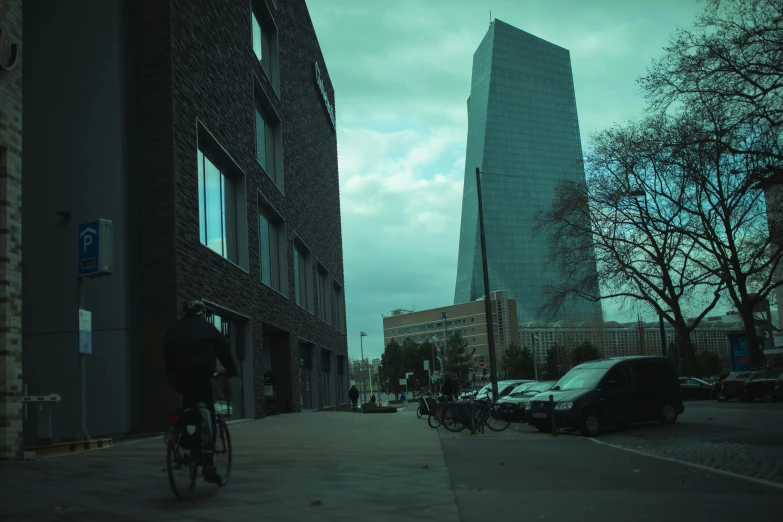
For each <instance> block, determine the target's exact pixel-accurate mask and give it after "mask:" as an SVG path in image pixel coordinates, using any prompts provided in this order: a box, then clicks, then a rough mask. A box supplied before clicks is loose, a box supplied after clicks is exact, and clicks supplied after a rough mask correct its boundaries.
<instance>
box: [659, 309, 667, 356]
mask: <svg viewBox="0 0 783 522" xmlns="http://www.w3.org/2000/svg"><path fill="white" fill-rule="evenodd" d="M659 319H660V321H661V355H663V356H664V357H666V329H665V328H664V326H663V315H661V316H660V317H659Z"/></svg>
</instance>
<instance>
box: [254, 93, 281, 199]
mask: <svg viewBox="0 0 783 522" xmlns="http://www.w3.org/2000/svg"><path fill="white" fill-rule="evenodd" d="M254 114H255V133H256V143H255V145H256V161H258V164H259V165H261V168H263V169H264V172H266V174H267V176H269V178H270V179H271V180H272V181H273V182H274V183H275V185H277V188H279V189H280V191H281V192H283V161H282V160H283V158H282V154H281V153H280V151H281V150H282V146H283V138H282V134H281V132H282V131H281V126H280V118H279V117H278V116H277V114H276V113H275V111H274V109H273V108H272V106H271V104H270V103H269V100H267V99H266V98H265V96H264V94H263V93H262V92H260V91H259V90H258V89H257V90H256V104H255V111H254Z"/></svg>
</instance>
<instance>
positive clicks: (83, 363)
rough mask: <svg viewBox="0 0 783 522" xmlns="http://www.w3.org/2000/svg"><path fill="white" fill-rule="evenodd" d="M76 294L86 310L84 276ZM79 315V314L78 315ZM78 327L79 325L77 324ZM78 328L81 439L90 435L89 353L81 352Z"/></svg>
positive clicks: (79, 281)
mask: <svg viewBox="0 0 783 522" xmlns="http://www.w3.org/2000/svg"><path fill="white" fill-rule="evenodd" d="M76 294H77V297H78V300H79V310H84V309H85V308H84V278H83V277H79V278H77V279H76ZM77 317H78V315H77ZM77 328H78V326H77ZM79 337H80V336H79V333H78V330H77V334H76V343H77V345H76V346H77V352H76V353H77V354H79V418H80V420H81V423H80V424H81V432H80V433H79V438H80V439H81V440H89V438H90V435H89V433H88V432H87V355H85V354H83V353H81V339H80V338H79Z"/></svg>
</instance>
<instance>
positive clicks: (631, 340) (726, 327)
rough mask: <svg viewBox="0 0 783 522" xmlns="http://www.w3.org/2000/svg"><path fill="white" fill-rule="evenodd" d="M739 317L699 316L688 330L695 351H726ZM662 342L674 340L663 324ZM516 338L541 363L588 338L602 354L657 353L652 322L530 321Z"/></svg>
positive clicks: (721, 354) (658, 336)
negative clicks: (551, 353)
mask: <svg viewBox="0 0 783 522" xmlns="http://www.w3.org/2000/svg"><path fill="white" fill-rule="evenodd" d="M742 328H743V326H742V321H740V320H739V317H738V316H736V315H729V314H727V315H725V316H714V317H708V318H705V319H704V320H702V322H701V323H700V324H699V326H698V327H696V329H695V330H694V331H693V332H692V333H691V342H692V343H693V347H694V349H695V350H696V353H697V354H699V353H705V352H708V353H713V354H715V355H717V356H719V357H728V355H729V339H728V334H729V333H735V332H738V331H742ZM665 335H666V344H667V346H669V345H670V344H674V343H675V331H674V329H673V328H672V327H671V326H669V325H668V324H667V325H666V327H665ZM519 339H520V341H521V344H522V346H523V347H528V348H530V349H531V350H532V351H533V353H534V354H535V356H536V360H537V361H538V362H539V363H540V364H543V363H544V362H545V361H546V353H547V351H548V350H549V349H550V348H552V347H554V346H556V345H557V346H559V347H560V348H562V349H563V351H564V354H565V356H566V359H565V360H564V367H566V368H567V367H568V365H566V364H565V361H567V355H568V354H569V353H570V351H571V350H572V349H573V348H574V347H575V346H576V345H578V344H580V343H582V342H584V341H589V342H590V343H592V344H593V345H594V346H595V347H597V348H598V350H599V351H600V352H601V354H602V355H603V356H605V357H623V356H629V355H661V354H662V353H661V330H660V324H659V323H658V322H657V321H655V322H631V323H622V324H621V323H618V322H615V321H609V322H605V323H600V324H596V323H567V322H564V321H561V322H558V323H543V322H532V323H526V324H522V325H520V327H519Z"/></svg>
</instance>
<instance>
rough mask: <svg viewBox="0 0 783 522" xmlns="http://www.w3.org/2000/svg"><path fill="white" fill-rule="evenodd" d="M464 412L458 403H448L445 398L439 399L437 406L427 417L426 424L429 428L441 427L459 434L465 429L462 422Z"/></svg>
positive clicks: (465, 425)
mask: <svg viewBox="0 0 783 522" xmlns="http://www.w3.org/2000/svg"><path fill="white" fill-rule="evenodd" d="M464 417H465V411H464V409H463V405H462V404H461V403H459V402H449V401H447V400H446V398H445V397H442V396H441V397H440V398H439V405H438V407H437V408H435V410H434V411H431V412H430V414H429V416H428V417H427V423H428V424H429V425H430V427H431V428H439V427H440V426H443V427H444V428H446V429H447V430H449V431H453V432H455V433H456V432H460V431H462V430H464V429H465V428H466V427H467V424H465V423H464V422H463V420H464Z"/></svg>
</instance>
